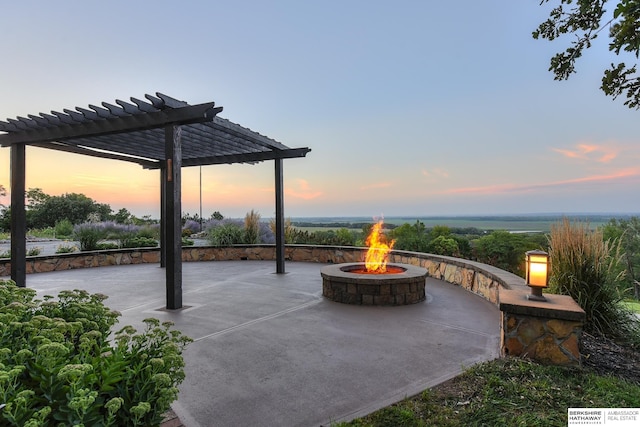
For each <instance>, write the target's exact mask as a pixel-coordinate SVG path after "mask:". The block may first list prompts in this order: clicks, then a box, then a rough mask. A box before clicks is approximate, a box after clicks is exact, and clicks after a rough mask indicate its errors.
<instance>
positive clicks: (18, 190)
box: [0, 93, 311, 309]
mask: <svg viewBox="0 0 640 427" xmlns="http://www.w3.org/2000/svg"><path fill="white" fill-rule="evenodd" d="M145 98H146V100H140V99H136V98H131V102H124V101H121V100H116V101H115V103H116V104H117V105H114V104H109V103H106V102H103V103H102V104H101V105H102V106H101V107H99V106H95V105H89V108H88V109H85V108H80V107H76V108H75V109H74V110H68V109H64V110H63V112H62V113H61V112H57V111H52V112H51V114H44V113H40V114H38V115H31V114H29V115H28V117H27V118H25V117H17V118H16V119H7V120H6V121H4V122H3V121H0V131H2V132H5V133H4V134H0V146H2V147H11V185H10V188H11V279H12V280H14V281H15V282H16V283H17V284H18V286H26V214H25V194H26V189H25V165H26V160H25V147H26V146H27V145H30V146H34V147H42V148H48V149H52V150H58V151H66V152H70V153H76V154H82V155H87V156H94V157H102V158H106V159H115V160H122V161H127V162H133V163H137V164H139V165H141V166H142V167H143V168H145V169H159V170H160V183H161V185H160V204H161V215H160V228H161V239H160V250H161V260H162V265H163V266H164V267H165V270H166V291H167V304H166V308H167V309H178V308H181V307H182V255H181V253H182V236H181V231H182V230H181V228H182V223H181V219H182V218H181V214H182V206H181V170H182V167H183V166H202V165H213V164H231V163H250V164H253V163H257V162H261V161H265V160H274V161H275V204H276V206H275V215H276V218H275V220H276V221H275V222H276V233H275V234H276V272H277V273H284V272H285V267H284V188H283V171H282V160H283V159H288V158H295V157H304V156H306V154H307V153H308V152H309V151H311V150H310V149H309V148H306V147H305V148H289V147H287V146H285V145H283V144H281V143H280V142H277V141H274V140H273V139H270V138H267V137H266V136H264V135H261V134H259V133H257V132H253V131H251V130H250V129H247V128H244V127H242V126H240V125H237V124H235V123H232V122H230V121H228V120H225V119H222V118H220V117H217V114H218V113H220V112H221V111H222V107H215V103H214V102H207V103H204V104H197V105H189V104H187V103H186V102H184V101H178V100H177V99H174V98H172V97H169V96H167V95H164V94H161V93H156V95H155V96H151V95H145Z"/></svg>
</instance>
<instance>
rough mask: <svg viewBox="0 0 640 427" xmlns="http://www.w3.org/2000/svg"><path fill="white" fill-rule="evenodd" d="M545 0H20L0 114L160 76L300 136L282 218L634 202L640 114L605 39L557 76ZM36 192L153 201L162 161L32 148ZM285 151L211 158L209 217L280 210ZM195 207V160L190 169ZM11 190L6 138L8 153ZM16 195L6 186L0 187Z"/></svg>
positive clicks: (266, 129) (139, 205)
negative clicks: (256, 160)
mask: <svg viewBox="0 0 640 427" xmlns="http://www.w3.org/2000/svg"><path fill="white" fill-rule="evenodd" d="M552 3H553V2H552ZM548 10H549V6H548V5H546V6H540V5H539V2H538V1H537V0H536V1H518V2H514V1H510V0H488V1H484V2H477V1H471V0H463V1H460V2H457V3H456V4H455V7H453V6H452V5H451V3H450V2H443V1H438V2H436V1H426V0H425V1H398V2H388V1H384V2H382V1H332V0H329V1H267V0H265V1H256V0H254V1H233V2H229V1H224V2H223V1H183V2H170V1H153V2H152V1H138V2H130V1H111V2H87V1H64V2H39V1H20V2H11V3H9V4H5V5H3V14H2V15H3V23H2V26H0V38H1V39H2V40H3V53H4V55H3V59H2V66H1V67H0V82H1V83H2V84H0V100H1V101H0V120H3V119H5V118H15V117H16V116H26V115H27V114H35V113H39V112H45V113H48V112H49V111H50V110H61V109H63V108H73V107H75V106H80V107H86V106H87V105H88V104H99V103H100V102H101V101H107V102H113V101H115V99H123V100H127V99H128V98H129V97H131V96H133V97H137V98H142V97H143V96H144V94H145V93H151V94H152V93H155V92H156V91H159V92H163V93H166V94H168V95H170V96H173V97H176V98H179V99H182V100H185V101H187V102H189V103H191V104H196V103H200V102H207V101H215V102H216V104H217V105H219V106H223V107H224V111H223V112H222V113H221V114H220V115H221V116H222V117H225V118H227V119H229V120H231V121H233V122H236V123H239V124H241V125H243V126H246V127H249V128H251V129H253V130H255V131H258V132H260V133H262V134H265V135H267V136H269V137H272V138H274V139H277V140H278V141H280V142H282V143H284V144H286V145H288V146H290V147H310V148H311V149H312V152H311V153H309V154H308V155H307V158H304V159H292V160H287V161H285V167H284V174H285V189H286V195H285V214H286V215H287V216H347V215H358V216H379V215H381V214H382V215H386V216H393V215H424V216H428V215H443V214H444V215H473V214H517V213H538V212H561V213H562V212H564V213H572V212H629V213H637V212H640V201H639V200H640V199H639V198H638V197H636V195H635V193H636V190H637V188H638V185H639V184H640V162H639V160H640V144H639V143H638V142H640V141H639V140H640V133H639V132H638V123H640V120H638V117H639V114H640V112H638V111H635V110H629V109H628V108H626V107H625V106H624V105H623V103H622V102H621V101H620V100H618V101H613V100H612V99H611V98H609V97H606V96H605V95H604V94H603V93H602V92H601V91H600V90H599V85H600V75H601V73H602V70H603V68H604V67H605V66H607V65H608V64H609V63H611V62H614V61H615V60H616V58H615V57H614V56H612V55H611V54H610V53H609V52H608V51H607V49H606V37H604V36H606V34H605V33H606V31H605V32H603V35H602V40H600V41H599V42H598V43H596V44H595V46H594V48H593V49H592V50H591V51H589V52H587V53H586V54H585V56H584V57H583V58H581V59H580V61H579V62H578V74H576V75H574V76H573V77H572V78H571V79H570V80H569V81H565V82H557V81H554V80H553V76H552V74H551V73H550V72H549V71H547V69H548V63H549V58H550V57H551V56H552V55H553V54H554V53H555V52H556V51H559V50H562V49H563V48H564V47H565V46H566V43H568V42H569V40H564V41H560V42H553V43H550V42H548V41H535V40H533V39H532V37H531V32H532V31H533V30H534V29H535V28H536V26H537V24H539V23H540V22H542V21H543V20H544V19H546V17H547V16H548ZM27 166H28V170H27V187H28V188H34V187H39V188H42V189H43V190H44V191H45V192H46V193H48V194H62V193H65V192H80V193H84V194H87V195H89V196H90V197H92V198H94V199H95V200H97V201H99V202H102V203H109V204H110V205H111V207H112V208H114V210H117V209H119V208H121V207H126V208H128V209H129V210H131V211H132V212H134V213H135V214H137V215H144V214H150V215H152V216H157V215H158V213H159V208H158V205H159V177H158V175H157V172H152V171H145V170H143V169H142V168H140V167H139V166H136V165H129V164H126V163H122V162H116V161H109V160H99V159H89V158H86V157H82V156H77V155H71V154H62V153H56V152H51V151H47V150H43V149H36V148H29V149H28V150H27ZM273 169H274V168H273V163H272V162H266V163H262V164H259V165H256V166H247V165H235V166H209V167H204V168H203V169H202V176H203V199H204V200H203V206H204V207H203V213H204V214H205V216H208V215H209V214H210V213H211V212H213V211H214V210H218V211H220V212H222V213H223V214H224V215H225V216H243V215H244V213H246V212H248V211H250V210H251V209H255V210H257V211H259V212H260V213H261V214H262V216H263V217H272V216H273V211H274V202H273V199H274V195H273V191H274V190H273V188H274V185H273ZM183 174H184V175H183V211H187V212H191V213H195V212H197V211H198V192H199V191H198V187H199V171H198V169H197V168H196V169H194V168H185V170H184V171H183ZM0 183H1V184H3V185H4V186H5V187H7V188H8V187H9V149H6V148H5V149H2V150H0ZM0 202H2V203H5V204H6V203H7V202H8V200H7V198H5V199H4V200H0Z"/></svg>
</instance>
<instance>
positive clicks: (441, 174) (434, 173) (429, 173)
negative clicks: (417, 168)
mask: <svg viewBox="0 0 640 427" xmlns="http://www.w3.org/2000/svg"><path fill="white" fill-rule="evenodd" d="M421 172H422V175H423V176H426V177H427V178H432V177H433V178H449V172H447V171H446V170H445V169H442V168H435V169H431V170H428V169H422V171H421Z"/></svg>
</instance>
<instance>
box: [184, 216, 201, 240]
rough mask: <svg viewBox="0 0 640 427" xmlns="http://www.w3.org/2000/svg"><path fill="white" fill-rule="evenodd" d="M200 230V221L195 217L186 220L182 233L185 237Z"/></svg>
mask: <svg viewBox="0 0 640 427" xmlns="http://www.w3.org/2000/svg"><path fill="white" fill-rule="evenodd" d="M199 232H200V221H199V220H198V221H195V220H193V219H188V220H186V222H185V223H184V226H183V227H182V235H183V236H184V237H189V236H191V235H192V234H195V233H199Z"/></svg>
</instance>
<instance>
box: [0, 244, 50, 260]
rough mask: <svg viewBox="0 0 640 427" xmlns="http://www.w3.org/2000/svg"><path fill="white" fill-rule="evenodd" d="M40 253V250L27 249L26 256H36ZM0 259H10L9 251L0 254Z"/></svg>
mask: <svg viewBox="0 0 640 427" xmlns="http://www.w3.org/2000/svg"><path fill="white" fill-rule="evenodd" d="M40 252H42V248H39V247H37V246H34V247H32V248H29V249H27V254H26V255H27V256H38V255H40ZM0 258H11V250H7V251H4V252H0Z"/></svg>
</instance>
